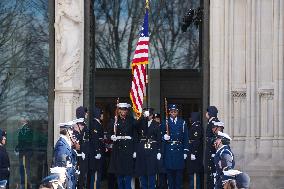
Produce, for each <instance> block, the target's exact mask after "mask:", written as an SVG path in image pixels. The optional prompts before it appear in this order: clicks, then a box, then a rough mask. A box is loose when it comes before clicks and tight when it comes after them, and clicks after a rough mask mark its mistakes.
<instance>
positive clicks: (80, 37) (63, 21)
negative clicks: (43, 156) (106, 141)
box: [54, 0, 84, 141]
mask: <svg viewBox="0 0 284 189" xmlns="http://www.w3.org/2000/svg"><path fill="white" fill-rule="evenodd" d="M54 28H55V101H54V141H56V140H57V139H58V136H59V128H58V127H57V124H58V123H60V122H66V121H70V120H73V119H74V118H75V109H76V107H78V106H79V105H82V104H83V69H84V56H83V54H84V43H83V42H84V1H81V0H56V1H55V23H54Z"/></svg>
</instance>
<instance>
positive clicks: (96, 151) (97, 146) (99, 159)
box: [89, 107, 105, 189]
mask: <svg viewBox="0 0 284 189" xmlns="http://www.w3.org/2000/svg"><path fill="white" fill-rule="evenodd" d="M102 121H103V111H102V110H101V109H99V108H97V107H95V108H94V114H93V121H92V123H91V124H90V131H89V132H90V158H89V168H90V171H91V185H90V188H96V189H100V188H101V180H102V172H103V161H104V160H103V155H104V153H105V144H104V128H103V125H102ZM94 186H96V187H94Z"/></svg>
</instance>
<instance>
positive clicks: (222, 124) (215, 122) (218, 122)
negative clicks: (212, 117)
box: [213, 121, 225, 127]
mask: <svg viewBox="0 0 284 189" xmlns="http://www.w3.org/2000/svg"><path fill="white" fill-rule="evenodd" d="M213 124H214V125H217V126H219V127H224V125H225V124H224V123H223V122H221V121H213Z"/></svg>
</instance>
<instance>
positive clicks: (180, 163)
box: [162, 104, 189, 189]
mask: <svg viewBox="0 0 284 189" xmlns="http://www.w3.org/2000/svg"><path fill="white" fill-rule="evenodd" d="M169 110H170V111H171V110H174V111H178V108H177V105H175V104H172V105H169ZM167 121H168V128H169V138H167V137H166V136H165V135H164V139H163V145H164V164H165V168H166V170H167V176H168V185H169V188H170V189H179V188H182V175H183V169H184V168H185V158H186V157H187V154H188V151H189V141H188V140H189V139H188V128H187V124H186V122H185V121H184V120H183V119H182V118H180V117H175V118H172V117H169V118H168V120H167ZM162 131H163V134H166V133H167V129H166V124H165V123H163V124H162Z"/></svg>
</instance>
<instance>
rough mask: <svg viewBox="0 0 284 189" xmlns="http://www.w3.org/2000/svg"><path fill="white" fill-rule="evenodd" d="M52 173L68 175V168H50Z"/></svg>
mask: <svg viewBox="0 0 284 189" xmlns="http://www.w3.org/2000/svg"><path fill="white" fill-rule="evenodd" d="M50 173H51V174H61V173H66V168H65V167H52V168H50Z"/></svg>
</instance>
